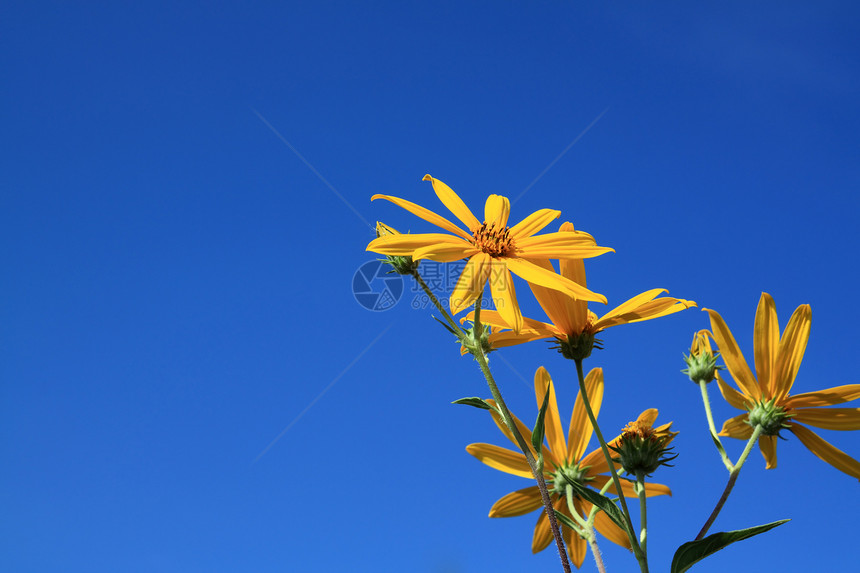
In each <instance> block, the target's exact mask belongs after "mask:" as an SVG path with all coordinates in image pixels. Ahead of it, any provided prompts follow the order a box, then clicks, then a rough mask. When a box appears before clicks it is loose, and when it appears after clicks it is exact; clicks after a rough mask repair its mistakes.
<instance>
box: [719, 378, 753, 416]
mask: <svg viewBox="0 0 860 573" xmlns="http://www.w3.org/2000/svg"><path fill="white" fill-rule="evenodd" d="M716 375H717V385H718V386H719V388H720V394H722V395H723V398H724V399H725V400H726V402H728V403H729V404H730V405H731V406H734V407H735V408H737V409H738V410H743V411H745V412H746V411H748V409H747V406H746V403H747V401H748V400H749V398H747V397H746V396H744V395H743V394H741V393H740V392H738V391H737V390H735V389H734V388H732V387H731V386H729V385H728V384H726V383H725V382H724V381H723V377H722V376H720V373H719V372H717V373H716Z"/></svg>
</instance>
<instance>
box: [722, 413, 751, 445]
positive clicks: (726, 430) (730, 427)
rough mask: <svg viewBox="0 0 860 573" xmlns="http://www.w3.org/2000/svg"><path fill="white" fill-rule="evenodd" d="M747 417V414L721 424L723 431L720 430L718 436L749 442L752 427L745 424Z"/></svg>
mask: <svg viewBox="0 0 860 573" xmlns="http://www.w3.org/2000/svg"><path fill="white" fill-rule="evenodd" d="M748 416H749V413H744V414H741V415H739V416H735V417H734V418H729V419H728V420H726V421H725V422H723V429H722V430H720V435H721V436H728V437H730V438H737V439H738V440H749V439H750V436H752V432H753V430H752V426H750V425H749V424H747V417H748Z"/></svg>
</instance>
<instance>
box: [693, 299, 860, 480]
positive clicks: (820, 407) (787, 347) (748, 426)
mask: <svg viewBox="0 0 860 573" xmlns="http://www.w3.org/2000/svg"><path fill="white" fill-rule="evenodd" d="M704 310H707V311H708V314H710V316H711V331H712V332H713V336H714V341H715V342H716V343H717V346H718V347H719V350H720V353H721V355H722V357H723V361H724V362H725V364H726V368H728V370H729V373H731V375H732V378H733V379H734V381H735V383H736V384H737V386H738V388H739V389H740V392H738V391H737V390H735V389H734V388H732V387H731V386H729V385H728V384H726V383H725V382H724V381H723V379H722V378H721V377H720V375H719V373H717V383H718V384H719V387H720V392H721V393H722V394H723V398H725V399H726V401H727V402H728V403H729V404H731V405H732V406H734V407H735V408H737V409H739V410H743V411H744V413H743V414H741V415H739V416H735V417H734V418H730V419H729V420H726V422H725V423H724V424H723V428H722V431H721V432H720V435H721V436H729V437H732V438H738V439H743V440H748V439H749V438H750V436H751V435H752V431H753V428H752V426H753V425H761V426H762V434H761V436H760V437H759V439H758V444H759V448H761V453H762V455H764V459H765V461H766V462H767V469H773V468H775V467H776V438H777V436H778V434H779V431H780V430H781V429H783V428H785V429H787V430H789V431H790V432H791V433H793V434H794V435H795V436H797V437H798V439H799V440H800V441H801V442H802V443H803V445H804V446H806V447H807V448H808V449H809V451H811V452H812V453H813V454H815V455H816V456H818V457H819V458H821V459H822V460H824V461H825V462H827V463H828V464H830V465H832V466H833V467H835V468H836V469H838V470H840V471H843V472H845V473H846V474H848V475H850V476H853V477H855V478H857V479H860V462H858V461H857V460H855V459H853V458H852V457H850V456H849V455H848V454H846V453H845V452H843V451H841V450H839V449H837V448H835V447H834V446H832V445H831V444H829V443H828V442H826V441H825V440H823V439H822V438H821V437H820V436H818V434H816V433H815V432H813V431H812V430H809V429H808V428H806V427H805V426H802V425H801V424H800V423H804V424H808V425H810V426H815V427H817V428H824V429H827V430H860V408H825V407H824V406H832V405H834V404H842V403H844V402H848V401H850V400H854V399H856V398H858V397H860V384H848V385H845V386H837V387H835V388H828V389H827V390H819V391H818V392H807V393H804V394H796V395H794V396H790V395H789V392H790V391H791V387H792V385H793V384H794V379H795V377H796V376H797V371H798V369H799V368H800V362H801V361H802V360H803V353H804V352H805V350H806V343H807V341H808V340H809V328H810V323H811V320H812V311H811V310H810V307H809V305H808V304H802V305H800V306H799V307H797V310H795V311H794V314H792V316H791V319H789V321H788V325H787V326H786V327H785V331H783V333H782V336H780V334H779V323H778V321H777V316H776V305H775V304H774V302H773V298H771V296H770V295H769V294H767V293H762V295H761V299H760V300H759V304H758V310H757V311H756V317H755V329H754V335H753V342H754V347H753V348H754V355H755V369H756V373H757V374H758V378H756V376H754V375H753V373H752V371H751V370H750V368H749V366H747V363H746V360H745V359H744V356H743V354H742V353H741V351H740V349H739V348H738V345H737V342H735V339H734V336H732V333H731V331H730V330H729V328H728V327H727V326H726V323H725V322H724V321H723V318H722V317H721V316H720V315H719V314H718V313H717V312H716V311H713V310H709V309H704Z"/></svg>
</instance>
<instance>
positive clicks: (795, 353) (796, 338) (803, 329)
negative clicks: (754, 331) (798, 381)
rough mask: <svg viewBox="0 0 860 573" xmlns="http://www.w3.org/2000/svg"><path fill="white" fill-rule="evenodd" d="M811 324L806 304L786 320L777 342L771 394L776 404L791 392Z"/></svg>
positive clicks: (810, 311)
mask: <svg viewBox="0 0 860 573" xmlns="http://www.w3.org/2000/svg"><path fill="white" fill-rule="evenodd" d="M811 323H812V309H811V308H810V307H809V305H808V304H802V305H800V306H799V307H797V310H795V311H794V314H792V315H791V318H790V319H789V320H788V325H787V326H786V327H785V332H783V333H782V338H781V339H780V340H779V351H778V353H777V355H776V366H775V369H776V372H775V373H774V378H773V392H774V397H775V398H776V403H777V404H781V403H782V400H783V399H784V398H785V397H786V396H787V395H788V392H789V391H790V390H791V386H792V384H794V379H795V377H797V371H798V370H799V369H800V363H801V361H802V360H803V353H804V352H806V343H807V342H808V341H809V327H810V325H811Z"/></svg>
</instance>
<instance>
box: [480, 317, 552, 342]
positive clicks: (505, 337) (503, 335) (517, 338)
mask: <svg viewBox="0 0 860 573" xmlns="http://www.w3.org/2000/svg"><path fill="white" fill-rule="evenodd" d="M481 314H483V312H482V313H481ZM552 336H553V334H552V333H551V332H543V333H536V332H534V331H532V330H524V331H523V332H521V333H520V334H517V333H516V332H514V331H513V330H506V331H505V332H496V333H493V334H491V335H490V339H489V341H490V346H491V347H492V348H507V347H508V346H515V345H517V344H523V343H525V342H534V341H535V340H541V339H543V338H550V337H552Z"/></svg>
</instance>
